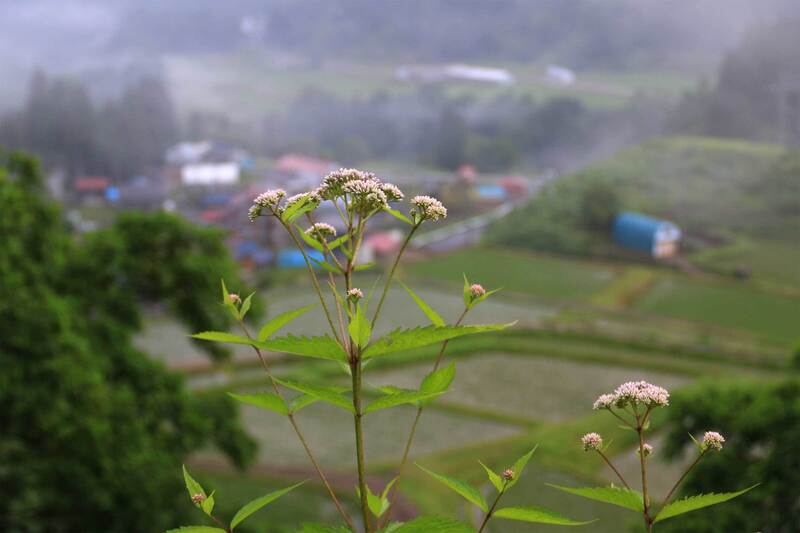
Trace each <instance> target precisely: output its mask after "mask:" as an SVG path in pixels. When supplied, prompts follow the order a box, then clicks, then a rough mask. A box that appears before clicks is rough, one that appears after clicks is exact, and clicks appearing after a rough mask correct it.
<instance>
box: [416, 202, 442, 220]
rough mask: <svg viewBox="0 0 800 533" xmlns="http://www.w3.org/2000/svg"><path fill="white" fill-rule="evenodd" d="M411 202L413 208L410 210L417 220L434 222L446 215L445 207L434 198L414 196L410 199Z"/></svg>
mask: <svg viewBox="0 0 800 533" xmlns="http://www.w3.org/2000/svg"><path fill="white" fill-rule="evenodd" d="M411 203H412V204H413V206H414V209H412V210H411V215H412V216H413V217H414V218H415V219H417V220H419V221H422V220H430V221H433V222H436V221H437V220H439V219H441V218H445V217H446V216H447V208H445V206H444V205H442V202H440V201H439V200H437V199H436V198H432V197H430V196H415V197H414V198H412V199H411Z"/></svg>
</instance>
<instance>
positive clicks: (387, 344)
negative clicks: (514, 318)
mask: <svg viewBox="0 0 800 533" xmlns="http://www.w3.org/2000/svg"><path fill="white" fill-rule="evenodd" d="M514 324H516V322H512V323H510V324H486V325H479V326H444V327H440V326H425V327H418V328H413V329H396V330H394V331H392V332H391V333H389V334H388V335H386V336H384V337H381V338H380V339H378V340H377V341H375V342H374V343H372V344H371V345H370V346H368V347H367V349H366V350H364V352H363V354H362V358H364V359H369V358H370V357H377V356H380V355H386V354H390V353H394V352H401V351H404V350H410V349H412V348H420V347H422V346H428V345H430V344H437V343H439V342H442V341H445V340H448V339H453V338H456V337H462V336H464V335H474V334H476V333H484V332H487V331H498V330H502V329H505V328H507V327H509V326H513V325H514Z"/></svg>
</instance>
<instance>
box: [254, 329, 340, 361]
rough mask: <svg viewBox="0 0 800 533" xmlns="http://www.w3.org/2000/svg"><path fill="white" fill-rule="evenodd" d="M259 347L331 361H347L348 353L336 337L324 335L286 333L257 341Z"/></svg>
mask: <svg viewBox="0 0 800 533" xmlns="http://www.w3.org/2000/svg"><path fill="white" fill-rule="evenodd" d="M255 345H256V346H258V347H259V348H264V349H265V350H272V351H275V352H283V353H290V354H293V355H303V356H306V357H317V358H319V359H329V360H331V361H346V360H347V354H346V353H345V351H344V350H343V349H342V347H341V346H340V345H339V343H338V342H336V339H334V338H332V337H329V336H328V335H323V336H321V337H297V336H295V335H286V336H284V337H278V338H273V339H267V340H264V341H257V342H256V343H255Z"/></svg>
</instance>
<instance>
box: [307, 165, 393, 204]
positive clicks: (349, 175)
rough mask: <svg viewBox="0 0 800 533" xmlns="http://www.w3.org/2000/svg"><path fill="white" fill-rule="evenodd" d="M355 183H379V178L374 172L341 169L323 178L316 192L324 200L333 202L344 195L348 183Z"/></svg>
mask: <svg viewBox="0 0 800 533" xmlns="http://www.w3.org/2000/svg"><path fill="white" fill-rule="evenodd" d="M354 181H373V182H378V178H377V177H376V176H375V174H373V173H372V172H364V171H362V170H357V169H355V168H340V169H339V170H334V171H333V172H330V173H329V174H328V175H326V176H325V177H324V178H322V183H321V184H320V186H319V188H318V189H316V191H315V192H316V193H317V194H318V195H319V197H320V198H321V199H323V200H333V199H334V198H338V197H339V196H342V195H343V194H344V190H343V187H344V185H345V184H346V183H351V182H354Z"/></svg>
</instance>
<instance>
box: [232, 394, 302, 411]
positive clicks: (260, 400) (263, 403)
mask: <svg viewBox="0 0 800 533" xmlns="http://www.w3.org/2000/svg"><path fill="white" fill-rule="evenodd" d="M228 396H230V397H231V398H233V399H234V400H236V401H239V402H242V403H246V404H250V405H254V406H256V407H260V408H261V409H267V410H268V411H273V412H275V413H278V414H280V415H288V414H289V409H288V407H286V403H285V402H284V401H283V399H282V398H281V397H280V396H278V395H277V394H272V393H271V392H260V393H258V394H234V393H232V392H229V393H228Z"/></svg>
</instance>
